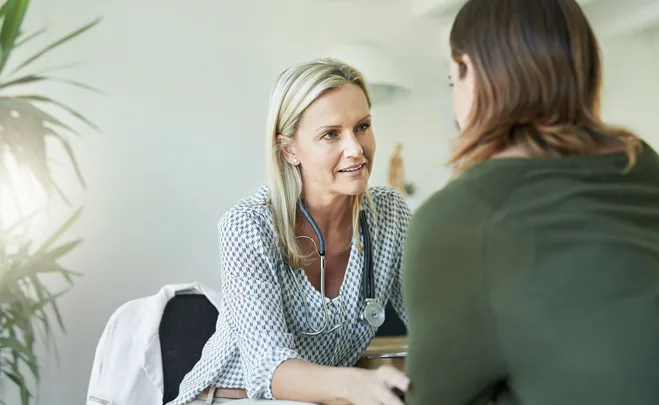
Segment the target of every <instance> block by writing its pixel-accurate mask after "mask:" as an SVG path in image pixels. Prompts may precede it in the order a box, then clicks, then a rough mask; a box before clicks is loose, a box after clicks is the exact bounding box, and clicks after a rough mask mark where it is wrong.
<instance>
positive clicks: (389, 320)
mask: <svg viewBox="0 0 659 405" xmlns="http://www.w3.org/2000/svg"><path fill="white" fill-rule="evenodd" d="M384 312H385V318H384V323H383V324H382V326H380V327H379V328H378V331H377V332H376V333H375V336H405V335H407V328H406V327H405V324H404V323H403V321H402V320H401V319H400V317H399V316H398V314H397V313H396V310H395V309H394V307H393V305H391V302H389V303H387V306H386V307H385V308H384Z"/></svg>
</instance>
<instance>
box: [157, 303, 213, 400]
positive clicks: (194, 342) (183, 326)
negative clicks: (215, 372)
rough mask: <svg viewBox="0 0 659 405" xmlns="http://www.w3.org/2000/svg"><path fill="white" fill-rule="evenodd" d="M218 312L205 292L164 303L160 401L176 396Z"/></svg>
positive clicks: (211, 330) (161, 323)
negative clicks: (162, 384)
mask: <svg viewBox="0 0 659 405" xmlns="http://www.w3.org/2000/svg"><path fill="white" fill-rule="evenodd" d="M217 316H218V311H217V308H216V307H215V306H214V305H213V304H212V303H211V302H210V301H209V300H208V298H206V296H205V295H199V294H186V295H176V296H175V297H173V298H172V299H171V300H169V302H168V303H167V306H166V307H165V310H164V313H163V316H162V319H161V321H160V328H159V333H160V350H161V354H162V368H163V382H164V393H163V404H166V403H168V402H170V401H172V400H173V399H175V398H176V397H177V396H178V390H179V385H180V384H181V381H182V380H183V377H185V375H186V374H187V373H188V372H189V371H190V370H192V367H194V365H195V364H197V362H198V361H199V359H200V358H201V352H202V350H203V348H204V345H205V344H206V341H208V339H209V338H210V337H211V336H212V335H213V333H214V332H215V325H216V322H217Z"/></svg>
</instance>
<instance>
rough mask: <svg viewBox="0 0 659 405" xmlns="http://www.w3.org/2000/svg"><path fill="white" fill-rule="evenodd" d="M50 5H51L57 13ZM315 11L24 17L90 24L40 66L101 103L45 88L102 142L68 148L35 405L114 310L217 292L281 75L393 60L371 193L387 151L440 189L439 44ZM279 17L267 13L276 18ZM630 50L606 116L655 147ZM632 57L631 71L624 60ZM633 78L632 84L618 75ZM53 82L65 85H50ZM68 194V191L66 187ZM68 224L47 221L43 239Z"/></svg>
mask: <svg viewBox="0 0 659 405" xmlns="http://www.w3.org/2000/svg"><path fill="white" fill-rule="evenodd" d="M55 3H56V4H55ZM367 3H368V2H367V1H338V2H333V1H321V0H318V1H315V0H278V1H276V2H273V1H266V0H262V1H255V0H241V1H228V0H197V1H195V2H189V3H187V4H186V5H184V3H181V2H173V1H163V0H142V1H139V2H135V1H129V0H114V1H111V2H110V1H103V0H58V1H57V2H35V3H34V4H33V6H32V10H31V11H30V13H32V17H31V18H32V19H31V21H30V24H31V25H33V26H35V27H37V26H41V25H42V24H45V25H49V26H51V25H52V26H53V33H55V32H57V33H64V32H66V31H68V30H70V29H71V28H73V27H75V26H78V25H81V24H83V23H85V22H86V21H88V20H90V19H92V18H94V17H96V16H98V15H102V16H104V18H105V19H104V21H103V23H102V24H101V25H100V26H99V27H97V28H96V29H95V30H94V31H93V32H91V33H89V35H87V37H86V38H81V39H80V40H79V41H77V42H76V43H75V44H71V45H69V46H68V47H66V48H62V49H60V52H57V53H56V54H54V57H52V58H50V59H48V60H47V61H45V62H44V66H48V65H51V64H61V63H68V62H69V61H73V62H76V61H83V62H84V63H83V64H82V65H81V66H80V67H77V68H75V69H74V70H72V71H71V73H70V75H69V76H68V77H73V78H76V79H77V80H80V81H83V82H85V83H89V84H92V85H94V86H96V87H98V88H101V89H103V90H104V91H106V93H107V95H106V96H104V97H99V96H96V95H89V94H86V93H81V92H80V91H72V90H69V89H68V88H64V87H61V86H57V87H55V86H50V87H49V89H50V90H52V91H57V93H56V94H57V95H58V97H61V98H63V99H66V100H68V101H70V103H71V104H74V105H76V106H78V108H79V109H80V110H82V111H83V112H84V113H85V114H87V115H88V116H89V117H91V118H93V119H94V120H95V121H97V123H98V124H99V125H100V126H101V127H102V128H103V130H104V135H101V136H97V135H94V134H93V133H91V132H89V133H88V134H84V135H85V136H83V138H82V139H81V140H79V141H76V142H75V146H76V148H77V149H76V150H77V153H78V156H79V159H80V161H81V164H82V168H83V171H84V173H85V174H86V178H87V181H88V183H89V187H88V190H86V191H85V192H84V193H83V192H82V191H81V190H79V189H78V188H76V186H75V183H73V182H71V184H70V187H69V189H70V190H72V191H71V192H72V193H73V195H75V196H76V197H77V198H78V200H77V201H79V202H81V203H82V204H84V207H85V211H84V216H83V217H82V220H81V221H80V223H79V224H78V225H77V226H76V228H75V230H74V232H72V233H71V234H70V235H72V237H75V236H78V235H81V236H82V237H84V238H85V242H84V244H83V245H82V246H81V247H80V248H79V249H78V250H76V251H74V252H73V254H71V256H70V257H68V258H67V260H66V264H67V265H69V266H70V267H72V268H74V269H77V270H79V271H82V272H83V273H84V276H83V277H82V278H80V279H79V280H78V281H77V283H76V285H75V287H74V289H73V290H72V291H70V292H69V293H68V294H67V295H66V296H65V297H64V298H63V299H62V300H61V301H60V302H61V307H62V310H63V313H64V320H65V323H66V325H67V328H68V334H67V335H66V336H65V337H62V338H61V339H60V340H59V343H58V344H59V352H60V357H61V363H60V364H56V363H55V362H54V361H49V363H50V364H48V367H47V369H46V370H45V372H44V376H43V377H44V378H43V383H42V386H41V391H40V393H41V397H42V398H41V401H40V403H41V404H48V405H59V404H62V405H65V404H66V405H68V404H80V403H83V399H84V396H85V391H86V384H87V378H88V372H89V368H90V366H91V361H92V356H93V352H94V348H95V345H96V341H97V339H98V337H99V335H100V333H101V330H102V328H103V326H104V324H105V322H106V320H107V317H108V316H109V315H110V313H111V312H112V311H113V310H114V309H115V308H116V307H117V306H119V305H120V304H121V303H123V302H125V301H127V300H129V299H132V298H135V297H138V296H144V295H148V294H152V293H153V292H155V291H156V290H157V289H158V288H159V287H160V286H161V285H163V284H165V283H174V282H185V281H190V280H200V281H202V282H205V283H208V284H209V285H211V286H217V283H218V272H219V267H218V252H217V247H216V227H215V226H216V223H217V221H218V219H219V218H220V216H221V215H222V214H223V212H224V211H225V210H226V209H228V208H229V207H230V206H231V205H232V204H233V203H234V202H235V201H236V200H237V199H238V198H241V197H242V196H245V195H246V194H248V193H250V191H251V190H253V189H254V188H255V187H257V186H258V185H260V184H261V183H263V182H264V181H265V173H264V163H263V157H264V141H263V139H264V121H265V114H266V108H267V98H268V93H269V91H270V87H271V86H272V84H273V81H274V79H275V77H276V75H277V74H278V73H279V71H281V70H282V69H283V68H284V67H286V66H288V65H289V64H291V63H293V62H297V61H300V60H304V59H307V58H310V57H313V56H320V55H322V54H323V51H324V50H325V49H329V48H330V47H331V46H333V45H335V44H340V43H344V42H350V41H352V40H359V39H371V40H376V41H378V42H380V43H382V44H384V45H386V46H388V47H389V48H390V49H391V50H392V51H393V52H394V53H395V54H396V55H398V57H399V60H400V61H401V62H403V63H405V64H406V65H407V66H408V68H409V69H410V70H411V71H412V72H413V74H414V75H415V78H414V82H415V88H414V93H413V94H412V95H411V96H410V97H408V98H407V99H405V100H402V101H399V102H397V103H395V104H390V105H384V106H376V107H375V109H374V129H375V131H376V136H377V141H378V155H377V158H376V164H375V169H374V173H373V183H374V184H382V183H384V181H385V179H386V166H387V162H388V159H389V155H390V153H391V151H392V150H393V146H394V144H395V143H396V142H398V141H402V142H403V143H404V147H405V149H404V158H405V162H406V171H407V174H408V175H409V178H410V180H411V181H412V182H414V183H416V184H417V186H418V189H419V194H418V196H416V197H415V198H414V199H411V200H410V204H411V205H412V206H413V207H414V206H416V205H417V204H418V203H419V202H420V201H421V200H422V199H423V198H425V197H426V196H427V195H429V194H430V193H431V192H432V191H433V190H435V189H437V188H439V187H441V185H443V184H444V183H445V181H446V180H447V178H448V171H447V170H446V169H445V168H444V167H443V166H442V162H443V161H444V160H445V159H446V158H447V156H448V155H447V148H446V146H447V143H448V140H449V138H450V137H452V136H453V124H452V121H451V114H450V98H449V93H448V89H447V86H446V77H447V72H446V71H445V68H444V64H443V62H442V60H443V55H442V54H440V53H439V52H438V51H437V50H439V49H441V46H440V42H441V41H443V38H441V37H440V35H439V32H440V28H439V27H436V26H435V23H434V22H433V21H432V20H428V19H421V20H414V19H413V17H412V11H411V10H409V8H410V7H409V6H408V4H406V2H397V1H394V0H391V1H388V2H379V3H378V4H379V6H378V7H373V6H369V5H368V4H367ZM275 4H276V5H277V6H275ZM647 49H648V46H646V45H645V44H644V43H643V42H641V41H640V40H633V41H632V40H628V41H626V42H624V43H613V44H610V45H607V46H606V47H605V50H604V53H605V61H606V67H607V74H608V77H607V82H606V100H605V105H604V108H605V112H606V113H607V115H608V116H609V117H610V118H611V119H613V120H614V121H618V122H622V123H626V124H630V125H631V126H632V128H634V129H638V130H640V131H642V133H643V135H644V136H646V137H648V139H651V142H653V143H654V144H655V145H659V134H657V133H656V132H655V119H654V118H655V115H656V111H658V108H657V107H658V104H657V96H656V95H657V94H659V76H657V73H656V72H658V71H659V55H658V54H657V52H655V53H654V54H650V52H649V51H648V50H647ZM630 55H631V56H630ZM623 61H625V62H630V61H631V62H632V63H631V64H630V66H631V67H630V68H628V69H627V70H625V69H623V68H622V63H623ZM61 75H62V73H60V76H61ZM65 180H66V179H65ZM65 212H70V211H65V210H64V209H63V208H61V207H60V208H58V209H57V210H55V211H54V212H53V214H52V215H51V216H50V219H49V222H48V227H50V228H52V227H53V226H54V224H57V222H56V220H58V219H59V218H62V216H63V215H64V213H65Z"/></svg>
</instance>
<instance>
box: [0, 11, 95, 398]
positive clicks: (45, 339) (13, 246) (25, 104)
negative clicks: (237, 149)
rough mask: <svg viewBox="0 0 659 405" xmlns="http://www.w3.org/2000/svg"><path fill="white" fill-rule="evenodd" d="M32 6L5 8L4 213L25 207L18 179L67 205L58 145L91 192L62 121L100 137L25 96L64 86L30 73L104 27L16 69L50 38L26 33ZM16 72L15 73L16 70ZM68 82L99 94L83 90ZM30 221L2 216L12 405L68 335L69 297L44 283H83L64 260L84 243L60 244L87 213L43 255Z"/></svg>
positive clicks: (26, 394) (0, 25)
mask: <svg viewBox="0 0 659 405" xmlns="http://www.w3.org/2000/svg"><path fill="white" fill-rule="evenodd" d="M29 4H30V1H29V0H5V1H4V4H2V6H0V210H1V208H2V205H5V207H6V206H7V205H10V204H12V203H15V204H18V205H20V201H19V199H18V198H17V191H18V189H19V185H18V184H17V179H16V172H17V171H18V172H20V176H19V177H20V178H21V179H23V178H28V179H31V180H32V182H33V184H34V185H35V186H36V187H38V188H39V189H40V190H41V191H43V193H44V195H46V196H55V197H58V198H62V199H63V200H64V201H67V202H68V200H67V199H66V196H65V193H64V192H63V191H62V188H61V187H59V185H58V184H57V182H56V181H55V180H54V177H53V176H52V172H51V167H50V164H51V162H50V160H49V158H50V155H49V150H50V149H49V146H48V145H49V144H51V143H50V141H51V140H55V141H57V143H59V145H61V146H62V147H63V149H64V150H65V151H66V154H67V156H68V160H69V161H70V163H71V167H72V169H73V172H74V173H75V175H76V177H77V179H78V180H79V181H80V184H81V185H82V186H83V187H84V186H85V182H84V180H83V176H82V174H81V172H80V170H79V167H78V164H77V162H76V158H75V155H74V152H73V149H72V148H71V146H70V144H69V142H68V141H67V138H66V135H68V134H71V133H75V131H74V130H73V128H72V127H71V126H70V125H67V124H65V123H64V122H63V120H62V119H59V118H56V115H58V114H59V113H66V114H67V115H68V116H69V117H72V118H75V119H76V120H78V121H81V122H83V123H85V124H86V125H88V126H89V127H91V128H92V129H94V130H98V128H96V127H95V126H94V125H93V124H92V123H91V122H90V121H89V120H87V119H86V118H85V117H84V116H83V115H82V114H80V113H78V112H77V111H75V110H73V109H72V108H70V107H68V106H67V105H65V104H63V103H61V102H59V101H58V100H57V99H56V98H51V97H49V96H46V95H43V94H34V93H25V92H23V91H21V90H22V89H23V88H24V86H25V85H28V84H35V83H40V82H48V81H51V80H59V79H55V78H52V77H50V76H48V75H46V74H45V73H30V72H28V69H29V68H31V67H32V66H33V65H32V64H33V63H34V62H36V61H37V60H39V59H40V58H41V57H42V56H43V55H45V54H48V53H50V52H51V51H53V50H54V49H56V48H58V47H60V46H62V45H64V44H66V43H68V42H69V41H71V40H72V39H74V38H76V37H78V36H79V35H81V34H82V33H84V32H86V31H87V30H89V29H90V28H92V27H93V26H95V25H96V24H97V23H98V22H99V21H100V20H99V19H97V20H95V21H93V22H91V23H89V24H87V25H85V26H83V27H81V28H79V29H77V30H75V31H73V32H71V33H70V34H69V35H66V36H64V37H63V38H59V39H57V40H55V41H52V42H49V44H48V45H47V46H45V47H44V48H42V49H40V50H39V51H37V52H36V53H34V54H33V55H32V56H31V57H28V58H27V59H24V60H22V61H14V60H13V59H12V55H14V51H15V50H16V49H18V48H19V47H22V46H25V44H26V43H29V42H31V41H33V40H34V38H37V37H41V36H42V35H43V34H44V33H45V32H46V30H40V31H37V32H34V33H25V32H23V31H22V29H21V27H22V25H23V20H24V17H25V14H26V12H27V10H28V7H29ZM9 66H12V68H11V69H9ZM59 81H63V80H59ZM64 81H65V82H66V83H69V84H71V85H75V86H78V87H82V88H85V89H91V90H93V89H92V88H90V87H88V86H85V85H83V84H81V83H77V82H74V81H70V80H64ZM48 108H51V109H52V108H55V109H57V111H58V112H53V113H50V112H48ZM17 208H20V207H17ZM28 214H30V215H23V216H21V217H20V218H15V219H16V221H15V222H13V223H11V224H9V223H4V222H3V221H2V217H1V216H0V386H2V387H3V388H0V404H6V402H5V400H6V399H5V398H4V396H3V394H4V393H6V392H7V388H8V387H9V386H10V385H12V384H13V385H15V386H16V387H17V388H18V391H19V392H20V398H21V404H22V405H28V404H29V403H30V402H31V399H32V398H33V397H34V395H33V393H34V390H35V388H36V385H38V382H39V377H40V373H39V369H40V364H41V362H40V361H39V359H38V358H37V356H36V354H35V346H36V345H37V344H39V345H44V346H45V347H46V348H54V343H53V341H52V338H53V334H52V333H53V329H54V328H55V327H59V328H61V330H62V331H64V330H65V328H64V324H63V322H62V317H61V315H60V312H59V310H58V306H57V299H58V298H59V297H60V296H61V295H62V294H63V293H64V292H65V291H58V292H53V291H51V290H50V289H49V288H48V286H47V285H46V284H45V283H44V281H43V279H42V278H43V277H44V276H45V275H48V276H52V275H59V276H61V277H63V278H64V279H65V280H66V281H67V282H68V285H69V287H70V286H71V285H72V284H73V277H75V276H76V275H78V273H75V272H73V271H71V270H69V269H66V268H64V267H63V266H62V264H61V263H60V259H61V258H62V257H63V256H64V255H66V254H67V253H69V252H71V251H72V250H73V249H74V248H75V247H76V246H77V245H78V244H79V243H80V240H73V241H67V242H61V241H60V239H61V238H62V236H63V234H64V233H65V232H66V231H67V229H68V228H69V227H70V226H71V225H72V224H73V223H74V221H75V220H76V218H78V216H79V214H80V209H77V210H76V211H75V212H74V214H73V215H72V216H71V217H70V218H69V219H68V220H67V221H65V222H64V224H62V225H61V227H60V228H59V229H58V230H57V231H56V232H55V233H54V234H53V235H52V236H50V237H49V238H47V239H46V240H45V242H43V243H41V244H40V245H39V246H37V247H34V246H33V244H34V243H33V242H34V240H33V238H31V237H30V236H29V235H27V234H26V233H25V232H23V231H22V230H24V229H25V225H26V223H28V222H29V221H30V220H31V218H32V217H31V214H32V213H28ZM0 215H1V213H0ZM6 405H8V404H6ZM12 405H14V404H12Z"/></svg>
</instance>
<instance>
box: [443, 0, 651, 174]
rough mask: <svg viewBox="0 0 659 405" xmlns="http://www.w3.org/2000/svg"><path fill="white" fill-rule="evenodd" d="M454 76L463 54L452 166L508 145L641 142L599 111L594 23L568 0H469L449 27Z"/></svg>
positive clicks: (552, 152)
mask: <svg viewBox="0 0 659 405" xmlns="http://www.w3.org/2000/svg"><path fill="white" fill-rule="evenodd" d="M450 46H451V52H452V58H453V60H454V61H455V62H456V63H457V64H458V65H459V75H460V78H464V76H465V75H466V73H467V66H466V65H465V64H464V62H463V61H462V57H463V55H464V54H467V55H469V57H470V60H471V62H472V65H473V69H474V77H475V81H476V83H475V90H474V92H475V94H474V102H473V105H472V108H471V111H470V115H469V117H468V118H467V123H466V125H465V127H464V128H462V129H461V134H460V136H459V137H458V139H457V143H456V145H455V146H456V147H455V151H454V154H453V156H452V158H451V159H450V161H449V164H453V165H454V166H455V167H456V170H457V171H458V172H460V171H462V170H464V169H465V168H466V167H468V166H470V165H472V164H473V163H476V162H478V161H482V160H487V159H489V158H491V157H493V156H494V155H496V154H497V153H499V152H502V151H504V150H506V149H507V148H509V147H511V146H521V147H522V148H523V149H524V150H525V151H526V152H527V153H529V154H530V155H531V157H559V156H569V155H573V156H574V155H590V154H596V153H600V152H601V151H602V150H607V149H615V150H624V151H625V152H626V154H627V156H628V157H629V163H630V165H629V167H631V165H633V164H634V162H635V158H636V153H637V151H638V149H639V147H640V146H641V141H640V139H639V138H638V137H637V136H636V135H635V134H633V133H631V132H629V131H627V130H625V129H622V128H617V127H613V126H611V125H607V124H606V123H604V122H603V121H602V120H601V119H600V91H601V87H602V65H601V58H600V49H599V45H598V42H597V39H596V37H595V34H594V33H593V30H592V28H591V26H590V24H589V22H588V20H587V19H586V16H585V15H584V13H583V11H582V9H581V7H580V6H579V5H578V4H577V2H576V1H575V0H469V1H467V3H466V4H465V5H464V6H463V7H462V9H461V10H460V12H459V13H458V15H457V17H456V19H455V22H454V24H453V27H452V29H451V34H450Z"/></svg>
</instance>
